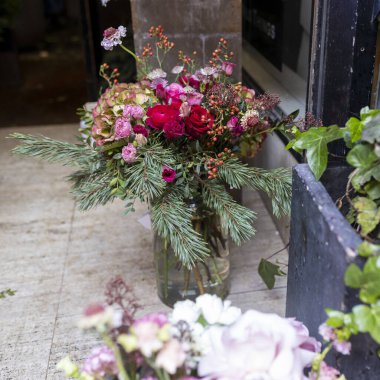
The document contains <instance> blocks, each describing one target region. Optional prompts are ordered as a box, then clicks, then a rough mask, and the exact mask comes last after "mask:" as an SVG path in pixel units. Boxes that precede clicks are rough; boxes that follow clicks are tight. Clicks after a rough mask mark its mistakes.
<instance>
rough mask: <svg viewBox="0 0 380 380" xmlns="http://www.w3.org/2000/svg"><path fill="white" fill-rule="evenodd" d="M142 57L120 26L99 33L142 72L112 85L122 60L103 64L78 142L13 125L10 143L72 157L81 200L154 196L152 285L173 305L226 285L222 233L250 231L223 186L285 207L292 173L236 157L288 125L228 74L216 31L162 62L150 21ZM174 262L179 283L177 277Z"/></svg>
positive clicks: (274, 100) (129, 203) (165, 44)
mask: <svg viewBox="0 0 380 380" xmlns="http://www.w3.org/2000/svg"><path fill="white" fill-rule="evenodd" d="M149 33H150V35H151V37H152V39H154V41H155V43H154V46H155V48H156V54H155V57H154V56H153V48H152V45H151V44H150V43H148V44H147V45H146V46H145V47H144V49H143V51H142V53H141V55H140V56H136V55H135V54H134V53H133V52H131V51H130V50H128V49H127V48H126V47H125V46H123V45H122V38H123V37H124V36H125V35H126V30H125V28H124V27H122V26H120V27H119V28H117V29H116V28H109V29H107V30H106V31H105V32H104V39H103V41H102V46H103V47H104V48H105V49H107V50H112V49H113V48H114V47H115V46H120V47H121V48H123V49H124V50H126V51H127V52H128V53H129V54H131V55H133V57H135V59H136V61H137V65H138V68H139V81H138V82H136V83H119V82H118V75H119V74H118V71H117V69H114V70H112V71H111V72H109V70H108V69H109V68H108V65H106V64H105V65H103V66H102V67H101V70H100V74H101V76H102V77H103V78H104V79H105V80H106V81H107V83H108V88H107V89H106V90H105V91H104V92H103V94H102V95H101V96H100V98H99V100H98V102H97V103H96V105H95V107H94V108H93V109H92V110H88V109H84V110H83V111H82V127H81V129H80V133H81V135H82V137H83V140H84V141H83V142H82V143H80V144H69V143H66V142H60V141H55V140H51V139H49V138H46V137H35V136H30V135H22V134H13V135H12V137H14V138H16V139H18V140H20V141H21V142H22V144H21V145H19V146H17V147H16V148H15V149H14V152H15V153H18V154H23V155H29V156H34V157H41V158H43V159H46V160H48V161H53V162H61V163H63V164H64V165H71V166H74V167H77V168H78V170H77V171H76V172H75V173H73V174H72V175H71V176H70V177H69V180H70V181H71V182H72V193H73V195H74V197H75V199H76V201H77V202H78V204H79V207H80V208H81V209H82V210H87V209H90V208H92V207H94V206H96V205H104V204H106V203H107V202H110V201H112V200H114V199H115V198H120V199H122V200H123V201H124V202H125V204H126V211H127V212H128V211H132V210H133V205H134V203H135V202H136V200H140V201H144V202H146V203H147V204H148V205H149V211H150V218H151V225H152V229H153V231H154V232H155V234H156V240H157V242H156V243H155V247H156V262H157V263H156V268H157V271H158V273H159V276H158V277H159V283H158V285H159V286H158V288H159V295H160V297H161V299H162V300H163V301H164V302H165V303H167V304H169V305H173V303H174V302H175V301H176V300H178V299H185V298H193V299H194V298H195V297H196V296H197V295H198V294H203V293H205V292H210V293H217V294H220V295H221V296H223V297H224V296H226V294H227V293H228V273H229V264H228V238H231V239H232V241H234V242H235V243H236V244H240V243H241V242H243V241H245V240H247V239H249V238H250V237H252V236H253V235H254V232H255V230H254V228H253V226H252V222H253V220H254V219H255V217H256V214H255V213H254V212H253V211H252V210H250V209H248V208H246V207H244V206H242V205H240V204H238V203H237V202H235V201H234V199H233V198H232V196H231V195H230V194H229V192H228V189H230V188H234V189H241V188H242V187H243V186H248V187H252V188H254V189H258V190H262V191H264V192H266V193H267V194H268V195H269V196H270V197H271V198H272V200H273V212H274V214H275V215H277V216H281V215H283V214H287V213H288V212H289V204H290V193H291V175H290V171H288V170H287V169H275V170H269V171H267V170H263V169H260V168H255V167H248V166H247V165H246V164H244V163H243V162H242V161H241V160H242V157H244V156H246V155H254V154H255V153H256V152H257V150H258V149H259V147H260V145H261V143H262V141H263V139H264V138H265V136H266V135H267V133H270V132H272V131H274V130H276V129H281V128H283V127H284V123H272V122H271V121H270V119H269V112H270V110H272V109H273V108H274V107H275V106H276V105H277V104H278V102H279V99H278V97H277V96H274V95H270V94H262V95H257V94H255V92H254V91H253V90H251V89H248V88H246V87H245V86H242V85H241V84H240V83H237V84H234V83H232V81H231V75H232V73H233V70H234V66H235V65H234V63H232V62H231V58H232V57H233V53H232V52H228V45H227V41H226V40H225V39H223V38H221V39H220V41H219V44H218V47H217V49H216V50H215V51H214V52H213V54H212V58H211V59H210V61H209V65H208V66H206V67H199V68H196V61H195V59H194V57H190V56H187V55H186V54H184V53H183V52H182V51H179V56H178V58H179V61H180V63H179V64H178V65H177V66H175V67H174V68H172V69H171V72H168V70H167V71H164V68H163V61H164V59H165V57H166V55H167V54H168V53H169V52H170V51H171V50H172V48H173V43H172V42H170V41H169V39H168V38H167V36H166V35H165V34H164V33H163V29H162V27H161V26H158V27H152V28H151V29H150V30H149ZM179 271H181V274H180V278H181V283H180V284H179V283H176V281H174V280H173V276H175V275H176V274H177V273H178V272H179Z"/></svg>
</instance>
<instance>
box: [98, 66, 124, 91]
mask: <svg viewBox="0 0 380 380" xmlns="http://www.w3.org/2000/svg"><path fill="white" fill-rule="evenodd" d="M109 68H110V66H109V64H108V63H103V64H102V65H101V66H100V69H99V76H100V77H101V78H103V79H105V80H106V81H107V82H108V84H109V86H111V85H112V84H118V83H119V81H118V80H117V78H118V77H119V76H120V73H119V69H117V68H114V69H113V70H112V71H111V74H108V73H107V70H108V69H109Z"/></svg>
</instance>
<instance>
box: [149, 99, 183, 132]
mask: <svg viewBox="0 0 380 380" xmlns="http://www.w3.org/2000/svg"><path fill="white" fill-rule="evenodd" d="M146 115H147V116H148V119H146V121H145V123H146V124H147V125H149V127H151V128H154V129H159V130H161V129H163V128H164V125H165V123H167V122H168V121H170V120H177V119H178V118H179V111H178V110H176V109H174V108H173V107H170V106H167V105H161V104H157V105H155V106H154V107H150V108H149V109H148V111H147V113H146Z"/></svg>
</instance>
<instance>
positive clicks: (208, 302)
mask: <svg viewBox="0 0 380 380" xmlns="http://www.w3.org/2000/svg"><path fill="white" fill-rule="evenodd" d="M196 305H197V306H198V307H199V309H200V310H201V313H202V315H203V317H204V319H205V320H206V322H207V323H209V324H210V325H213V324H216V323H220V324H231V323H233V322H234V321H236V319H237V318H239V317H240V315H241V310H240V309H239V308H237V307H234V306H230V305H231V302H230V301H224V302H223V300H221V299H220V298H219V297H218V296H216V295H211V294H203V295H202V296H199V297H198V298H197V300H196Z"/></svg>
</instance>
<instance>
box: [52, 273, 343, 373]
mask: <svg viewBox="0 0 380 380" xmlns="http://www.w3.org/2000/svg"><path fill="white" fill-rule="evenodd" d="M110 284H111V285H109V286H108V288H113V289H114V290H115V289H118V290H119V291H120V290H121V292H122V293H124V294H129V288H128V286H127V285H125V283H124V282H123V281H122V280H121V279H120V278H119V279H115V280H114V281H112V282H111V283H110ZM125 289H127V292H126V291H125ZM117 293H118V291H116V292H114V295H115V294H117ZM116 299H118V300H120V297H116ZM108 301H110V300H109V299H108ZM108 303H110V302H108ZM131 304H132V307H129V306H130V305H131ZM123 306H124V307H123V308H120V304H119V305H118V306H115V305H107V306H104V305H93V306H91V307H89V308H87V310H86V311H85V315H84V316H83V318H82V320H81V321H80V326H81V327H82V328H83V329H95V330H97V331H98V332H99V333H100V334H101V336H102V338H103V341H104V345H102V346H99V347H96V348H94V349H93V350H92V352H91V353H90V355H89V356H88V357H87V359H86V360H85V361H84V363H83V365H82V366H81V367H79V366H78V365H76V364H75V363H74V362H72V360H71V359H70V358H69V357H66V358H65V359H63V360H62V361H61V362H60V363H59V364H58V368H60V369H62V370H64V371H65V373H66V375H67V376H68V377H71V378H77V379H82V380H100V379H120V380H137V379H141V380H142V379H145V380H148V379H149V380H169V379H182V380H196V379H214V380H219V379H220V380H222V379H223V380H250V379H252V380H254V379H257V380H259V379H260V380H262V379H266V380H306V379H310V380H335V379H339V380H344V379H345V377H344V376H343V375H340V374H339V372H338V371H337V370H336V369H334V368H332V367H330V366H329V365H327V364H326V363H325V362H324V361H323V359H324V357H325V356H326V354H327V352H328V351H329V350H330V348H331V346H327V348H326V349H325V350H324V351H323V353H322V354H321V353H320V351H321V344H320V343H319V342H318V341H317V340H315V339H314V338H312V337H310V336H309V332H308V330H307V328H306V327H305V326H304V325H303V324H302V323H301V322H298V321H296V320H294V319H285V318H281V317H279V316H278V315H275V314H265V313H261V312H258V311H255V310H249V311H246V312H245V313H243V312H242V311H241V310H240V309H238V308H237V307H234V306H231V304H230V302H229V301H223V300H221V299H220V298H218V297H217V296H215V295H210V294H205V295H202V296H199V297H198V298H197V299H196V300H195V301H190V300H185V301H181V302H177V303H176V304H175V306H174V309H173V311H172V312H171V313H170V314H169V315H166V314H162V313H156V314H149V315H145V316H143V317H140V318H134V313H133V310H136V307H135V306H136V303H135V302H134V301H133V300H132V298H131V297H130V296H129V301H128V302H126V303H124V305H123ZM126 321H127V324H126V323H125V322H126ZM307 368H310V369H309V370H308V371H309V375H308V377H306V375H305V369H307Z"/></svg>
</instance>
